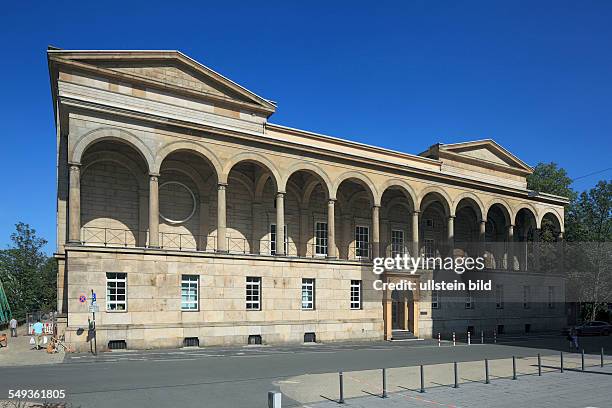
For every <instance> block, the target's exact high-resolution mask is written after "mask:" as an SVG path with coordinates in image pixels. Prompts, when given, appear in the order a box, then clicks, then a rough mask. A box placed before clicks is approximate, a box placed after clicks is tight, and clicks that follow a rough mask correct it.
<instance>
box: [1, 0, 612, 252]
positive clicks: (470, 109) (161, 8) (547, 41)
mask: <svg viewBox="0 0 612 408" xmlns="http://www.w3.org/2000/svg"><path fill="white" fill-rule="evenodd" d="M41 3H43V2H8V3H6V4H5V5H3V11H2V15H1V16H0V33H1V34H2V48H3V50H2V51H3V55H4V57H3V58H2V64H0V72H1V74H2V78H3V81H2V98H1V100H0V112H2V115H1V117H2V124H3V126H2V137H3V148H2V151H1V157H2V160H1V161H0V166H1V167H0V168H1V170H2V173H3V174H4V184H5V186H4V191H6V193H5V194H6V195H5V196H4V199H3V200H1V201H0V247H5V246H6V245H7V243H8V242H9V235H10V233H11V232H12V231H13V230H14V224H15V223H16V222H17V221H20V220H21V221H24V222H27V223H30V224H31V225H32V226H33V227H35V228H36V229H37V230H38V232H39V233H40V235H42V236H44V237H45V238H47V239H48V240H49V241H50V242H51V244H50V245H48V248H47V249H48V251H49V252H52V251H53V247H54V243H55V206H56V204H55V130H54V124H53V110H52V105H51V97H50V90H49V78H48V71H47V65H46V57H45V50H46V47H47V45H49V44H51V45H55V46H57V47H60V48H64V49H179V50H181V51H183V52H185V53H186V54H188V55H189V56H191V57H192V58H194V59H196V60H198V61H200V62H202V63H204V64H206V65H208V66H210V67H211V68H213V69H215V70H217V71H218V72H220V73H222V74H224V75H225V76H227V77H229V78H231V79H233V80H234V81H236V82H238V83H240V84H241V85H243V86H245V87H246V88H248V89H250V90H252V91H254V92H256V93H258V94H260V95H262V96H264V97H266V98H268V99H272V100H275V101H276V102H277V103H278V110H277V113H276V114H274V115H273V116H272V118H271V121H272V122H275V123H280V124H283V125H287V126H292V127H298V128H302V129H307V130H312V131H316V132H321V133H325V134H329V135H333V136H337V137H342V138H346V139H351V140H355V141H360V142H365V143H369V144H374V145H378V146H383V147H387V148H391V149H395V150H400V151H405V152H408V153H419V152H421V151H423V150H425V149H426V148H427V147H428V146H430V145H431V144H434V143H437V142H443V143H452V142H459V141H464V140H474V139H481V138H493V139H495V140H496V141H497V142H498V143H500V144H501V145H503V146H505V147H506V148H507V149H508V150H510V151H511V152H513V153H515V154H516V155H517V156H518V157H520V158H521V159H523V160H524V161H526V162H527V163H529V164H531V165H535V164H537V163H538V162H549V161H554V162H557V163H558V164H559V165H561V166H562V167H564V168H566V169H567V170H568V172H569V174H570V176H571V177H579V176H583V175H585V174H588V173H591V172H595V171H599V170H603V169H606V168H609V167H612V160H611V157H612V153H611V152H612V52H611V49H612V47H611V46H612V44H611V43H612V24H610V21H612V2H608V1H583V2H566V1H550V2H547V1H538V2H531V1H525V2H521V1H507V2H501V1H499V2H491V1H482V2H478V1H464V2H462V1H448V2H447V1H402V2H397V3H387V2H384V1H377V2H364V3H359V2H355V1H352V2H344V3H343V2H329V1H327V2H303V4H301V5H298V4H297V2H286V1H285V2H277V3H275V2H244V3H241V2H232V4H231V5H230V6H225V7H224V6H223V3H224V2H218V1H217V2H214V3H213V2H211V4H207V3H208V2H206V1H194V2H181V1H175V2H159V3H157V2H155V1H147V2H136V1H123V2H116V3H114V2H112V1H105V2H74V4H72V5H71V4H70V3H68V2H62V1H55V2H44V3H45V4H41ZM87 3H92V4H87ZM94 3H95V4H94ZM17 4H19V5H17ZM611 177H612V171H607V172H604V173H601V174H599V175H596V176H592V177H587V178H583V179H581V180H578V181H577V182H576V183H575V188H577V189H579V190H582V189H586V188H589V187H591V186H592V185H594V184H595V182H596V181H597V180H598V179H600V178H608V179H610V178H611Z"/></svg>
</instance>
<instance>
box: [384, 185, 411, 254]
mask: <svg viewBox="0 0 612 408" xmlns="http://www.w3.org/2000/svg"><path fill="white" fill-rule="evenodd" d="M414 205H415V204H414V201H413V199H412V196H411V195H410V193H409V192H407V191H406V190H404V189H403V188H402V187H400V186H390V187H388V188H387V189H386V190H385V191H384V192H383V195H382V197H381V205H380V207H381V218H380V236H381V254H383V255H384V256H385V257H396V256H398V255H399V256H404V254H408V255H410V256H412V255H413V252H414V251H413V248H412V245H411V244H412V242H413V241H414V235H413V233H414V231H413V225H412V219H413V214H414V210H415V208H414Z"/></svg>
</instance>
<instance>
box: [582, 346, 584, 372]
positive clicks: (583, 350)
mask: <svg viewBox="0 0 612 408" xmlns="http://www.w3.org/2000/svg"><path fill="white" fill-rule="evenodd" d="M582 371H584V349H582Z"/></svg>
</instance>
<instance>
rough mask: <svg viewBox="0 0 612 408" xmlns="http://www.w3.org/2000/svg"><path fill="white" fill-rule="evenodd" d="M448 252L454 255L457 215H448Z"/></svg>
mask: <svg viewBox="0 0 612 408" xmlns="http://www.w3.org/2000/svg"><path fill="white" fill-rule="evenodd" d="M447 229H448V237H447V238H448V252H449V253H450V256H451V257H452V256H453V255H454V251H455V216H454V215H450V216H449V217H448V228H447Z"/></svg>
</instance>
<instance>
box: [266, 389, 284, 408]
mask: <svg viewBox="0 0 612 408" xmlns="http://www.w3.org/2000/svg"><path fill="white" fill-rule="evenodd" d="M282 396H283V394H281V393H280V392H277V391H268V408H282Z"/></svg>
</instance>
